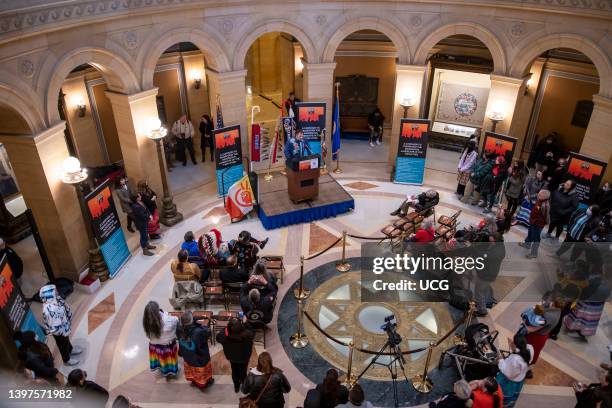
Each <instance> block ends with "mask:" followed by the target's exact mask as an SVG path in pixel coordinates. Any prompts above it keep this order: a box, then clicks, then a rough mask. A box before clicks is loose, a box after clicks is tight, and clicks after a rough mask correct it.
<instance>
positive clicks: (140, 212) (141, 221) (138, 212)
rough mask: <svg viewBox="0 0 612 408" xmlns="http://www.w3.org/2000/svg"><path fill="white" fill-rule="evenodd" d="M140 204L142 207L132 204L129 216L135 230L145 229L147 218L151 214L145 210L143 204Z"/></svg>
mask: <svg viewBox="0 0 612 408" xmlns="http://www.w3.org/2000/svg"><path fill="white" fill-rule="evenodd" d="M142 204H143V205H140V204H138V203H132V213H131V214H132V217H134V224H136V228H138V229H141V228H147V225H148V224H149V217H150V216H151V213H150V212H149V210H148V209H147V206H146V205H145V204H144V202H143V203H142Z"/></svg>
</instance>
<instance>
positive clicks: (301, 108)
mask: <svg viewBox="0 0 612 408" xmlns="http://www.w3.org/2000/svg"><path fill="white" fill-rule="evenodd" d="M295 106H296V109H297V127H298V129H302V131H303V132H304V140H306V141H307V142H308V145H309V146H310V150H312V153H313V154H321V132H322V131H323V129H325V102H297V103H296V104H295Z"/></svg>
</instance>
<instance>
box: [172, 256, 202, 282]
mask: <svg viewBox="0 0 612 408" xmlns="http://www.w3.org/2000/svg"><path fill="white" fill-rule="evenodd" d="M177 258H178V259H173V260H172V262H171V263H170V270H171V271H172V275H173V276H174V281H175V282H178V281H187V280H194V281H198V282H200V281H202V282H205V281H206V279H208V275H207V276H205V278H206V279H202V278H203V276H202V270H201V269H200V267H199V266H198V265H197V264H195V263H191V262H189V252H187V250H185V249H181V250H180V251H179V253H178V255H177ZM206 272H208V270H207V271H206Z"/></svg>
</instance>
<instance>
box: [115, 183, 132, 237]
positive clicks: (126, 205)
mask: <svg viewBox="0 0 612 408" xmlns="http://www.w3.org/2000/svg"><path fill="white" fill-rule="evenodd" d="M115 187H116V188H115V192H116V193H117V197H118V198H119V203H120V204H121V209H122V210H123V212H124V213H125V214H126V215H127V229H128V231H130V232H136V231H135V230H134V228H133V227H132V224H133V223H134V217H133V212H132V195H133V194H134V192H133V191H132V189H131V188H130V186H129V184H128V179H127V177H125V176H123V177H121V178H119V179H117V185H116V186H115Z"/></svg>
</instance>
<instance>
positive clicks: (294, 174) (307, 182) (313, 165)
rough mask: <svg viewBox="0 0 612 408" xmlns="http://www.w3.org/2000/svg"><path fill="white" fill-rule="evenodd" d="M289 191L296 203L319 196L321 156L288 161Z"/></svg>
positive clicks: (315, 155) (316, 155) (313, 155)
mask: <svg viewBox="0 0 612 408" xmlns="http://www.w3.org/2000/svg"><path fill="white" fill-rule="evenodd" d="M286 165H287V189H288V191H289V199H290V200H291V201H293V202H294V203H299V202H301V201H306V200H312V199H315V198H317V196H318V195H319V175H320V171H319V155H318V154H312V155H309V156H302V157H300V158H293V159H290V160H287V163H286Z"/></svg>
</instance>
